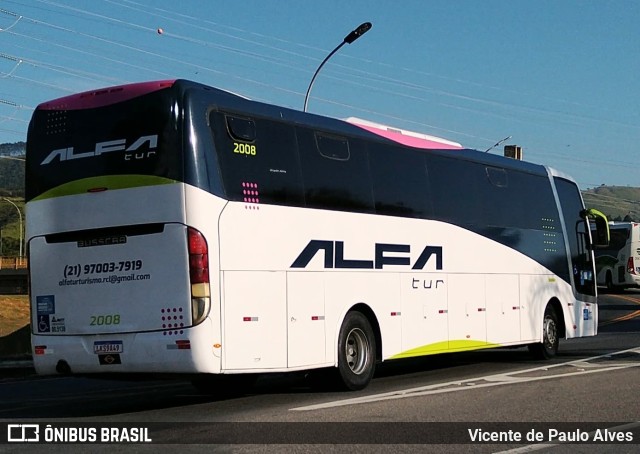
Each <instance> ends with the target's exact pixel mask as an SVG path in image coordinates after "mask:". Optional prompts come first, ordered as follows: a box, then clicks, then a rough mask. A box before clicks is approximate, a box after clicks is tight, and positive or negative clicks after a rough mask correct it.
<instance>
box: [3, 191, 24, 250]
mask: <svg viewBox="0 0 640 454" xmlns="http://www.w3.org/2000/svg"><path fill="white" fill-rule="evenodd" d="M2 200H4V201H5V202H9V203H10V204H11V205H13V206H14V207H16V210H18V217H19V218H20V258H21V259H22V212H21V211H20V208H18V205H16V204H15V203H14V202H12V201H11V200H9V199H7V198H6V197H2Z"/></svg>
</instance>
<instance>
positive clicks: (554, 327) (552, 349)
mask: <svg viewBox="0 0 640 454" xmlns="http://www.w3.org/2000/svg"><path fill="white" fill-rule="evenodd" d="M559 334H560V325H559V324H558V315H557V314H556V310H555V309H554V308H553V306H551V305H549V306H547V308H546V309H545V311H544V318H543V319H542V342H538V343H535V344H531V345H529V351H530V352H531V354H532V355H533V357H534V358H536V359H551V358H553V357H555V356H556V355H557V354H558V345H559V344H560V336H559Z"/></svg>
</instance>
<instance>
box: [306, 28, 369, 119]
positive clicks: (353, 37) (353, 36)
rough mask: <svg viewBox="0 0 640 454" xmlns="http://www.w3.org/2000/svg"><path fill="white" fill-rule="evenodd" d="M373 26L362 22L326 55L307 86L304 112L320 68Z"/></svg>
mask: <svg viewBox="0 0 640 454" xmlns="http://www.w3.org/2000/svg"><path fill="white" fill-rule="evenodd" d="M370 28H371V22H365V23H363V24H361V25H360V26H359V27H358V28H356V29H355V30H353V31H352V32H351V33H349V34H348V35H347V36H345V37H344V40H342V42H341V43H340V44H338V45H337V46H336V48H335V49H333V50H332V51H331V53H329V55H327V56H326V57H325V59H324V60H322V63H320V66H318V69H316V72H315V73H314V74H313V77H312V78H311V83H310V84H309V88H307V94H306V95H305V97H304V112H306V111H307V104H308V103H309V93H310V92H311V87H313V83H314V82H315V80H316V76H317V75H318V73H319V72H320V69H322V67H323V66H324V64H325V63H326V62H327V60H329V59H330V58H331V56H332V55H333V54H335V53H336V52H338V50H339V49H340V48H341V47H342V46H344V45H345V44H351V43H352V42H354V41H355V40H356V39H358V38H360V37H361V36H362V35H364V34H365V33H367V32H368V31H369V29H370Z"/></svg>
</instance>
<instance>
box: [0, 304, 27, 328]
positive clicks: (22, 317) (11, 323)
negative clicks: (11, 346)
mask: <svg viewBox="0 0 640 454" xmlns="http://www.w3.org/2000/svg"><path fill="white" fill-rule="evenodd" d="M28 324H29V297H28V296H27V295H0V337H4V336H7V335H9V334H11V333H13V332H14V331H17V330H18V329H20V328H22V327H23V326H25V325H28Z"/></svg>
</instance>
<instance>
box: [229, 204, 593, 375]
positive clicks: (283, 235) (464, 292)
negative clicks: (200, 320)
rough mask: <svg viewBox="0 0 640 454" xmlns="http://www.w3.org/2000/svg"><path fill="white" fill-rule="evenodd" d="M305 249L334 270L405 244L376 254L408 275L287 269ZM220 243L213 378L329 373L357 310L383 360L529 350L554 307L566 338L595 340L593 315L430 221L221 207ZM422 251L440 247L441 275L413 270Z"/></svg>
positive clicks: (389, 268) (538, 270)
mask: <svg viewBox="0 0 640 454" xmlns="http://www.w3.org/2000/svg"><path fill="white" fill-rule="evenodd" d="M363 226H366V228H363ZM311 240H322V241H329V242H338V241H340V242H343V247H344V250H343V255H344V256H343V257H340V258H341V259H343V260H353V261H364V262H371V263H373V261H374V260H375V247H376V246H375V245H376V243H389V244H399V245H409V247H410V251H409V252H407V253H390V252H385V257H404V258H407V259H408V264H407V265H395V264H394V265H390V264H387V263H385V264H384V266H382V268H381V269H375V268H373V266H371V268H373V269H347V268H345V269H338V268H334V267H333V265H334V264H335V262H336V257H329V258H326V257H325V253H327V251H326V250H323V249H322V250H318V251H317V253H315V255H313V257H312V258H311V259H310V260H309V261H308V263H306V266H304V267H298V268H292V264H293V262H294V261H295V260H296V258H297V257H299V255H300V254H301V252H302V251H303V250H304V249H305V247H307V245H308V244H309V242H310V241H311ZM220 244H221V249H220V268H221V270H222V273H223V274H222V278H223V280H224V286H223V293H222V295H221V298H222V307H223V319H224V320H225V322H224V326H225V332H224V335H223V342H222V344H223V347H222V350H223V358H224V362H223V365H224V366H223V367H224V368H225V369H228V370H229V371H232V372H233V371H247V370H249V369H253V370H256V369H255V368H256V367H258V370H256V371H260V370H264V371H269V370H280V369H282V370H285V369H289V370H291V369H303V368H310V367H322V366H327V365H335V364H336V362H337V360H336V346H337V339H338V334H339V330H340V326H341V323H342V320H343V319H344V316H345V315H346V313H347V312H348V311H349V310H350V309H351V308H353V307H354V306H356V305H358V304H363V305H365V306H367V307H369V308H370V309H371V310H372V312H373V313H374V314H375V317H376V320H375V322H376V323H377V324H378V325H379V327H380V332H381V336H382V357H383V359H388V358H397V357H408V356H416V355H419V354H426V353H437V352H444V351H456V350H457V351H461V350H468V349H472V348H482V347H491V346H505V345H522V344H526V343H531V342H539V341H541V339H542V319H543V315H544V310H545V307H546V305H547V303H548V302H550V301H552V300H554V299H556V300H557V301H558V302H559V303H560V305H561V307H562V314H559V316H563V317H564V320H565V325H566V336H567V337H574V336H576V335H594V334H595V330H596V328H595V327H596V323H597V316H596V315H595V313H597V309H596V308H595V306H594V305H585V304H583V303H579V302H575V297H574V295H573V292H572V289H571V286H570V285H569V284H568V283H566V282H564V281H562V280H561V279H559V278H557V277H555V275H554V274H553V273H552V272H550V271H549V270H547V269H546V268H544V267H543V266H541V265H540V264H539V263H537V262H535V261H533V260H532V259H530V258H528V257H526V256H525V255H523V254H521V253H519V252H517V251H515V250H513V249H511V248H508V247H506V246H504V245H501V244H499V243H496V242H494V241H492V240H489V239H487V238H484V237H482V236H480V235H477V234H474V233H472V232H470V231H467V230H465V229H462V228H459V227H456V226H452V225H450V224H446V223H442V222H438V221H429V220H419V219H403V218H396V217H391V216H373V215H367V214H355V213H347V212H331V211H325V210H316V209H303V208H292V207H282V206H275V205H257V204H250V203H239V202H229V203H228V204H227V206H226V207H225V209H224V211H223V213H222V215H221V218H220ZM428 245H431V246H441V247H442V255H443V256H442V262H443V266H442V269H441V270H439V269H436V263H435V262H436V260H435V258H434V257H431V258H430V259H429V260H428V261H427V262H426V264H425V266H424V267H423V269H420V270H414V269H412V265H413V264H414V263H415V261H416V259H417V257H418V256H419V255H420V253H421V252H422V251H423V248H425V246H428ZM326 263H330V264H331V266H329V267H327V268H325V266H326ZM242 270H250V271H242ZM267 305H268V306H267ZM267 308H268V310H267ZM585 310H587V312H589V311H591V316H590V318H588V319H583V318H582V317H583V314H584V313H585V312H584V311H585ZM230 317H231V319H230ZM245 320H246V321H245ZM260 325H262V326H260ZM236 330H238V331H236ZM323 342H324V344H323ZM272 350H273V351H272ZM275 350H277V351H275ZM266 358H269V360H268V361H267V360H266ZM257 364H262V365H263V366H262V367H260V366H257Z"/></svg>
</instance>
